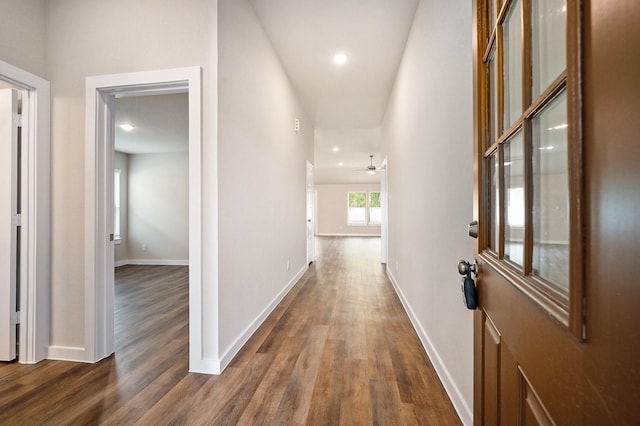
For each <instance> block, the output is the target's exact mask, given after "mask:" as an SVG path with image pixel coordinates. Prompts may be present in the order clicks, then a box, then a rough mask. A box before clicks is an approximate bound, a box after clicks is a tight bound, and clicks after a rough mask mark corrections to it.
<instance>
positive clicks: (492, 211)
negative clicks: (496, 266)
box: [488, 153, 500, 253]
mask: <svg viewBox="0 0 640 426" xmlns="http://www.w3.org/2000/svg"><path fill="white" fill-rule="evenodd" d="M497 157H498V156H497V154H495V153H494V154H492V155H491V156H490V157H489V159H488V161H489V169H488V170H489V176H490V180H491V183H490V187H489V203H488V206H489V248H490V249H491V250H493V251H494V252H496V253H497V252H498V238H499V235H500V229H499V228H498V224H499V223H500V222H499V221H498V219H499V215H500V205H499V204H498V182H499V181H498V173H499V169H498V161H497Z"/></svg>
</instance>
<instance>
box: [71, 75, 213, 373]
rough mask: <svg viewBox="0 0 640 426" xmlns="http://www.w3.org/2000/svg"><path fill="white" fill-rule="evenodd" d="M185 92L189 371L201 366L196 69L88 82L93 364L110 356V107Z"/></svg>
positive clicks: (87, 351)
mask: <svg viewBox="0 0 640 426" xmlns="http://www.w3.org/2000/svg"><path fill="white" fill-rule="evenodd" d="M179 92H188V97H189V365H190V369H191V367H193V366H194V365H200V364H201V363H202V354H203V351H202V171H201V158H202V111H201V105H202V70H201V68H200V67H188V68H176V69H168V70H158V71H144V72H133V73H126V74H111V75H101V76H93V77H87V79H86V144H85V173H86V187H85V259H84V263H85V312H84V313H85V336H84V337H85V348H84V358H85V359H84V360H85V361H87V362H95V361H98V360H100V359H103V358H105V357H107V356H109V355H111V354H112V353H113V352H114V342H113V340H114V322H113V321H114V320H113V306H114V282H113V280H114V278H113V243H112V242H110V241H109V234H111V233H112V232H113V230H112V228H113V221H112V220H110V218H113V212H112V211H110V209H108V208H107V206H111V205H112V204H113V200H112V198H113V197H111V196H110V194H112V193H113V192H112V191H113V176H112V173H113V156H114V151H113V133H114V122H113V120H114V117H113V104H114V101H115V98H116V97H125V96H143V95H150V94H168V93H179Z"/></svg>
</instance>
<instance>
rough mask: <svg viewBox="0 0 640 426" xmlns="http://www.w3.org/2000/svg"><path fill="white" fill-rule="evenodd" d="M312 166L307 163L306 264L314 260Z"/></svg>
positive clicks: (313, 186) (313, 187)
mask: <svg viewBox="0 0 640 426" xmlns="http://www.w3.org/2000/svg"><path fill="white" fill-rule="evenodd" d="M313 180H314V178H313V164H311V163H310V162H308V161H307V179H306V183H307V264H308V265H311V264H312V263H313V261H314V259H315V231H314V229H315V214H314V213H315V196H316V194H315V185H314V183H313Z"/></svg>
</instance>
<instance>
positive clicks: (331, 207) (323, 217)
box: [315, 184, 380, 236]
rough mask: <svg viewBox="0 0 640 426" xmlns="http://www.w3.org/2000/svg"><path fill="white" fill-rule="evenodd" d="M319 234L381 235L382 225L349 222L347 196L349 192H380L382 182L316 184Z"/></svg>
mask: <svg viewBox="0 0 640 426" xmlns="http://www.w3.org/2000/svg"><path fill="white" fill-rule="evenodd" d="M315 188H316V194H317V196H316V234H317V235H337V236H349V235H375V236H380V225H377V226H352V225H348V224H347V197H348V194H349V192H374V191H375V192H380V184H335V185H316V187H315Z"/></svg>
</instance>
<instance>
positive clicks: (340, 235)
mask: <svg viewBox="0 0 640 426" xmlns="http://www.w3.org/2000/svg"><path fill="white" fill-rule="evenodd" d="M316 237H378V238H379V237H380V234H316Z"/></svg>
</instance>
